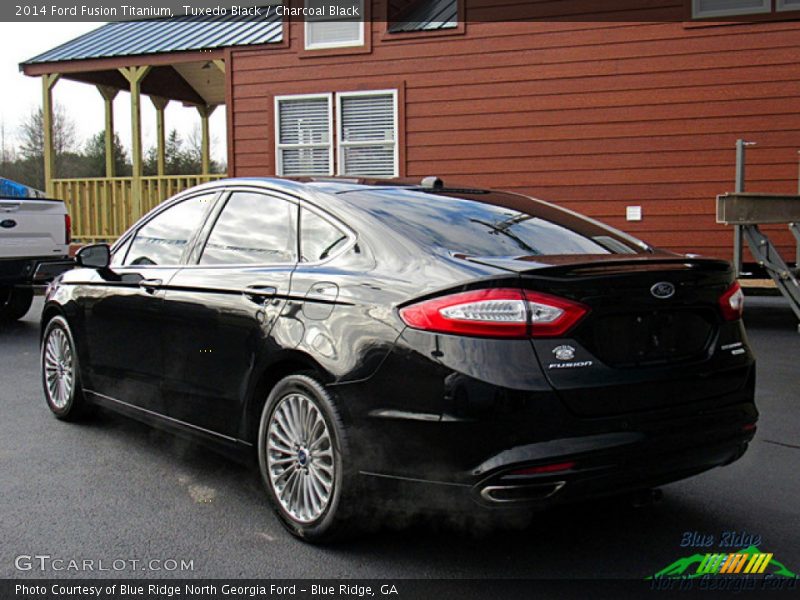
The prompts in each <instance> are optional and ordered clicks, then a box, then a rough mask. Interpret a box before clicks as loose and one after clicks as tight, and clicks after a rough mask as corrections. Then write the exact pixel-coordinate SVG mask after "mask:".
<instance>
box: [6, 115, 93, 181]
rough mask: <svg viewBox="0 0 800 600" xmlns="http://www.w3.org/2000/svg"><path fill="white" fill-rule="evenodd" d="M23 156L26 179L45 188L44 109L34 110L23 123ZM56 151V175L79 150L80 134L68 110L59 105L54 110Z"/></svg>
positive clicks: (20, 151)
mask: <svg viewBox="0 0 800 600" xmlns="http://www.w3.org/2000/svg"><path fill="white" fill-rule="evenodd" d="M19 139H20V145H19V155H20V158H21V159H22V161H23V163H24V165H22V167H23V168H22V175H21V176H22V177H23V178H24V182H25V183H27V184H28V185H32V186H33V187H36V188H39V189H42V188H43V187H44V116H43V113H42V109H41V108H38V109H35V110H32V111H31V112H30V114H29V115H28V116H27V117H26V118H25V119H24V120H23V121H22V123H21V124H20V126H19ZM53 151H54V154H55V163H56V164H55V168H56V171H55V174H56V176H58V175H60V174H61V173H63V172H64V166H65V165H66V164H67V163H69V162H70V158H74V156H75V154H76V153H77V152H78V135H77V130H76V126H75V121H73V120H72V119H71V118H70V117H69V115H68V114H67V110H66V109H65V108H64V107H63V106H61V105H59V104H57V105H56V106H55V109H54V110H53Z"/></svg>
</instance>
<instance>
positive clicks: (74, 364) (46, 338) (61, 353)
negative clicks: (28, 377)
mask: <svg viewBox="0 0 800 600" xmlns="http://www.w3.org/2000/svg"><path fill="white" fill-rule="evenodd" d="M40 368H41V373H42V387H43V389H44V397H45V400H46V401H47V406H48V408H49V409H50V411H51V412H52V413H53V414H54V415H55V416H56V418H58V419H61V420H62V421H75V420H78V419H80V418H83V417H86V416H88V415H89V413H90V412H91V411H90V407H89V404H88V402H87V401H86V398H85V397H84V395H83V390H82V389H81V381H80V368H79V365H78V355H77V353H76V351H75V341H74V340H73V338H72V332H71V331H70V328H69V324H68V323H67V321H66V319H64V317H61V316H56V317H53V318H52V319H50V321H49V322H48V323H47V327H45V330H44V335H43V336H42V349H41V360H40Z"/></svg>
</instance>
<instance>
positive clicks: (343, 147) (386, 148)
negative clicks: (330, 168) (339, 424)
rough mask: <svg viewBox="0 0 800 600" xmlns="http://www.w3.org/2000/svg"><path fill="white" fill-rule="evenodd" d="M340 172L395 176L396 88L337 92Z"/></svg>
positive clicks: (396, 167)
mask: <svg viewBox="0 0 800 600" xmlns="http://www.w3.org/2000/svg"><path fill="white" fill-rule="evenodd" d="M336 121H337V124H338V139H337V141H338V144H339V146H338V150H339V152H338V156H337V159H338V160H337V162H338V165H337V166H338V168H337V171H338V173H339V175H361V176H371V177H397V175H398V147H397V137H398V132H397V90H379V91H368V92H342V93H339V94H337V95H336Z"/></svg>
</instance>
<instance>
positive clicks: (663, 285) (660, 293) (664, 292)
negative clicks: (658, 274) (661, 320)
mask: <svg viewBox="0 0 800 600" xmlns="http://www.w3.org/2000/svg"><path fill="white" fill-rule="evenodd" d="M650 293H651V294H653V296H654V297H656V298H658V299H659V300H666V299H667V298H672V297H673V296H674V295H675V286H674V285H672V284H671V283H670V282H669V281H659V282H658V283H657V284H655V285H654V286H653V287H651V288H650Z"/></svg>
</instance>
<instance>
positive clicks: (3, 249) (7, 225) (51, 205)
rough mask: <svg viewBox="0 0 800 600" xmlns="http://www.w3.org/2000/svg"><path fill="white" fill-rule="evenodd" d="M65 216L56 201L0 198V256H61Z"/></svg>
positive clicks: (63, 246)
mask: <svg viewBox="0 0 800 600" xmlns="http://www.w3.org/2000/svg"><path fill="white" fill-rule="evenodd" d="M65 215H66V208H65V207H64V203H63V202H60V201H58V200H40V199H32V198H14V199H0V257H2V258H23V257H46V256H65V255H66V254H67V244H66V226H65Z"/></svg>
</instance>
